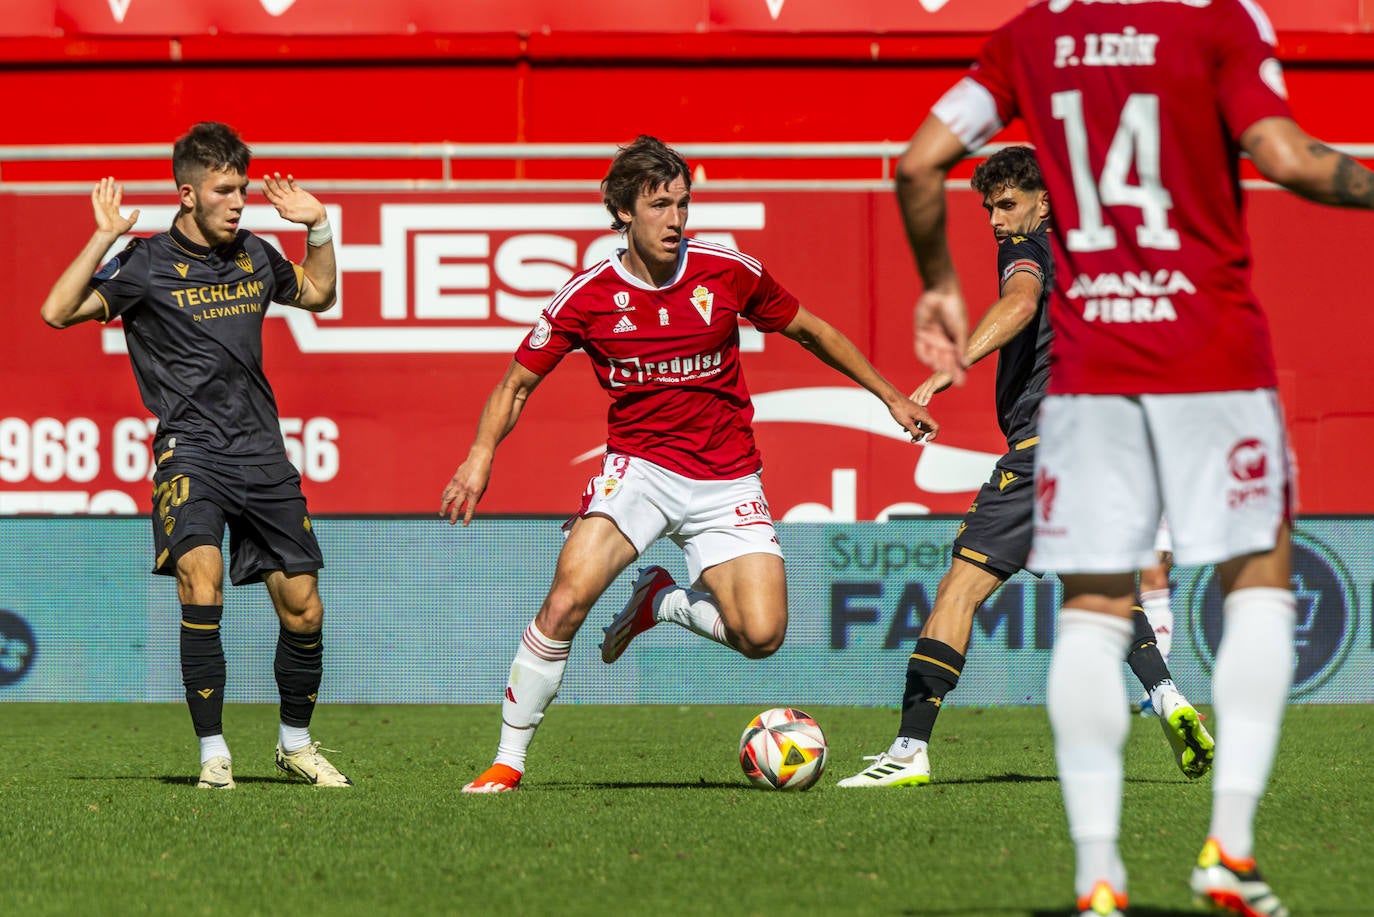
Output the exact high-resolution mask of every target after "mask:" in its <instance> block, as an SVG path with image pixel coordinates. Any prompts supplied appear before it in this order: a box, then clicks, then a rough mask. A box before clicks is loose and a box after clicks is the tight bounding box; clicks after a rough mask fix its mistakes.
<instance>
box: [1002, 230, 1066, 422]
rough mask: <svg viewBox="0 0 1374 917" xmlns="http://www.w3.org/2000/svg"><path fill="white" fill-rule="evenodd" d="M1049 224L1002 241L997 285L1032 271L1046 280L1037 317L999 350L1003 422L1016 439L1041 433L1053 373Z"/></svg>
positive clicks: (1038, 305) (1051, 255)
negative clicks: (1039, 424)
mask: <svg viewBox="0 0 1374 917" xmlns="http://www.w3.org/2000/svg"><path fill="white" fill-rule="evenodd" d="M1048 233H1049V229H1048V224H1042V225H1041V227H1040V228H1039V229H1037V230H1036V231H1035V232H1032V233H1031V234H1030V235H1026V236H1008V237H1007V238H1005V239H1003V240H1002V241H1001V242H1000V243H999V244H998V246H997V289H998V293H999V295H1000V293H1001V290H1002V287H1003V286H1004V285H1005V284H1006V282H1007V281H1008V280H1010V279H1011V277H1012V275H1014V274H1016V273H1018V272H1020V271H1026V272H1028V273H1030V274H1032V275H1033V276H1035V278H1036V279H1037V280H1039V281H1040V301H1039V303H1038V304H1037V305H1036V313H1035V317H1034V318H1033V319H1031V321H1030V323H1029V324H1028V325H1026V327H1025V328H1023V329H1021V333H1020V334H1018V335H1017V336H1016V337H1014V338H1012V339H1011V340H1010V341H1008V342H1007V343H1006V344H1004V345H1002V349H1001V350H1000V351H998V354H997V422H998V424H999V425H1000V426H1001V428H1002V435H1004V436H1005V437H1006V438H1007V442H1008V443H1009V444H1011V445H1015V444H1016V443H1018V442H1022V441H1024V440H1026V439H1029V438H1030V437H1032V436H1035V430H1036V426H1035V417H1036V414H1037V412H1038V411H1039V410H1040V401H1041V399H1043V398H1044V397H1045V386H1046V384H1047V383H1048V382H1049V377H1050V338H1051V336H1052V334H1053V333H1052V332H1051V331H1050V321H1049V315H1048V313H1047V310H1046V306H1047V304H1048V303H1049V299H1050V291H1051V290H1052V289H1054V255H1053V254H1052V253H1051V251H1050V240H1049V235H1048Z"/></svg>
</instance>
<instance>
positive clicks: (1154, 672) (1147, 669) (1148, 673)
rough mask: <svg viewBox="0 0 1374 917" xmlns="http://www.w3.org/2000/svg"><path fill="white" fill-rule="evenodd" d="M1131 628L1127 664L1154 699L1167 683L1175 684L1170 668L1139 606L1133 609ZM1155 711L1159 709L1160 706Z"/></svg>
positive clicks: (1152, 629) (1148, 621) (1147, 619)
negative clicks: (1157, 691) (1159, 689)
mask: <svg viewBox="0 0 1374 917" xmlns="http://www.w3.org/2000/svg"><path fill="white" fill-rule="evenodd" d="M1131 628H1132V634H1131V648H1130V652H1128V653H1127V654H1126V664H1127V665H1129V666H1130V667H1131V671H1132V672H1134V673H1135V677H1136V678H1138V679H1139V680H1140V686H1141V687H1142V688H1144V689H1145V692H1146V693H1147V694H1149V695H1150V696H1151V697H1153V696H1154V694H1155V691H1156V690H1157V689H1158V688H1159V687H1160V686H1161V685H1163V684H1164V683H1165V682H1168V683H1169V684H1170V685H1172V684H1173V680H1172V679H1171V678H1170V677H1169V667H1168V666H1167V665H1165V664H1164V654H1163V653H1161V652H1160V651H1159V645H1158V644H1157V643H1156V642H1155V631H1154V628H1152V627H1151V626H1150V620H1149V618H1147V617H1145V612H1144V611H1142V610H1141V608H1140V606H1139V605H1137V606H1136V607H1135V608H1133V609H1132V613H1131ZM1155 709H1156V710H1157V709H1159V707H1158V705H1156V706H1155Z"/></svg>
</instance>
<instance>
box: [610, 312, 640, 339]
mask: <svg viewBox="0 0 1374 917" xmlns="http://www.w3.org/2000/svg"><path fill="white" fill-rule="evenodd" d="M638 330H639V326H638V325H636V324H635V323H634V322H632V321H630V317H629V316H628V315H622V316H620V321H618V322H616V323H615V327H614V328H612V329H611V333H612V334H626V333H628V332H631V331H638Z"/></svg>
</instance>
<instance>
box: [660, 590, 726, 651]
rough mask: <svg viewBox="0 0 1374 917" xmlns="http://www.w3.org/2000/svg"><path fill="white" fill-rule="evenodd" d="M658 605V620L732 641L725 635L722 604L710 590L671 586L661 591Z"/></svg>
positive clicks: (722, 643)
mask: <svg viewBox="0 0 1374 917" xmlns="http://www.w3.org/2000/svg"><path fill="white" fill-rule="evenodd" d="M654 606H655V607H654V617H655V618H657V619H658V620H660V621H672V622H673V623H674V624H680V625H682V626H683V627H685V628H687V629H688V630H690V631H691V632H692V633H694V634H700V635H701V636H703V637H705V638H706V639H707V640H714V641H716V642H717V643H719V644H721V645H722V646H729V645H730V642H729V641H728V640H726V639H725V619H724V618H722V617H721V616H720V606H719V605H718V604H716V600H715V597H714V596H712V595H711V594H710V593H709V592H693V591H692V590H691V589H688V588H687V587H686V586H670V587H668V588H667V589H664V590H663V591H662V592H660V593H659V594H658V596H657V597H656V599H655V602H654Z"/></svg>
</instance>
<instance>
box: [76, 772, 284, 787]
mask: <svg viewBox="0 0 1374 917" xmlns="http://www.w3.org/2000/svg"><path fill="white" fill-rule="evenodd" d="M67 779H68V780H143V781H156V782H158V783H165V784H167V785H168V786H189V787H194V786H195V785H196V783H197V781H198V780H199V779H200V778H199V777H197V776H196V775H195V774H191V775H190V776H187V775H186V774H163V775H161V776H158V775H156V774H111V775H108V776H103V777H102V776H99V775H94V774H73V775H72V776H70V777H68V778H67ZM234 782H235V783H290V784H298V785H300V786H307V785H308V784H306V783H305V781H303V780H289V779H287V778H285V777H251V776H250V777H240V776H238V775H237V774H236V775H234Z"/></svg>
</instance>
